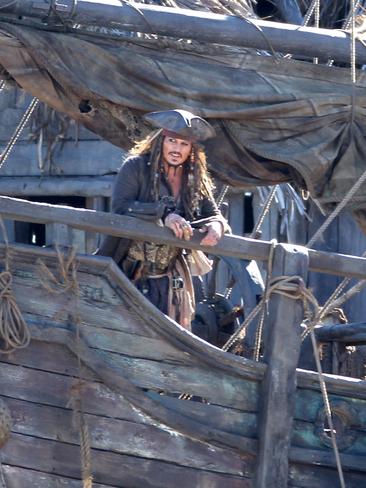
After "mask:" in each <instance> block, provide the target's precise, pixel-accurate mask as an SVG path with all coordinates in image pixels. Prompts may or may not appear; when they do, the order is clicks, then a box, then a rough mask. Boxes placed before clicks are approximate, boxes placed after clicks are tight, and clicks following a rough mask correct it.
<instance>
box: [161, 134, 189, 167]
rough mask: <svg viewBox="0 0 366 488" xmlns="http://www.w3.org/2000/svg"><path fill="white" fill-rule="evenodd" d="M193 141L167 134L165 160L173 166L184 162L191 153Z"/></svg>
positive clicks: (164, 143) (164, 146) (164, 148)
mask: <svg viewBox="0 0 366 488" xmlns="http://www.w3.org/2000/svg"><path fill="white" fill-rule="evenodd" d="M191 149H192V143H191V142H190V141H188V140H186V139H177V138H175V137H170V136H165V137H164V141H163V161H164V163H168V164H170V165H171V166H179V165H180V164H183V163H184V162H185V161H186V159H187V158H188V156H189V155H190V153H191Z"/></svg>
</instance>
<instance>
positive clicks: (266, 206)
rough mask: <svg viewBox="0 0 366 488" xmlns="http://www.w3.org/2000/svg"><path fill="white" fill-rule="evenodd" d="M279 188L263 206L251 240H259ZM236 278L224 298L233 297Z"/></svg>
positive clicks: (229, 284) (272, 189)
mask: <svg viewBox="0 0 366 488" xmlns="http://www.w3.org/2000/svg"><path fill="white" fill-rule="evenodd" d="M277 188H278V185H274V186H273V187H272V188H271V191H270V192H269V194H268V196H267V198H266V201H265V202H264V205H263V208H262V211H261V213H260V215H259V217H258V219H257V222H256V224H255V226H254V228H253V230H252V232H251V234H250V238H251V239H257V238H258V236H259V232H260V230H261V228H262V225H263V222H264V219H265V218H266V216H267V214H268V212H269V210H270V208H271V205H272V202H273V198H274V196H275V194H276V191H277ZM235 282H236V280H235V277H234V276H232V278H231V280H230V282H229V283H228V286H227V287H226V289H225V292H224V297H225V298H226V299H229V298H230V296H231V293H232V291H233V288H234V285H235Z"/></svg>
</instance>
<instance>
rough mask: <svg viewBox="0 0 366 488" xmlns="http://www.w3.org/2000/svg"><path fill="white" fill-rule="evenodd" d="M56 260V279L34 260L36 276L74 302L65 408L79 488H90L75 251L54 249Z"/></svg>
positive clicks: (89, 454)
mask: <svg viewBox="0 0 366 488" xmlns="http://www.w3.org/2000/svg"><path fill="white" fill-rule="evenodd" d="M56 252H57V258H58V276H56V275H55V274H54V273H52V271H50V269H49V268H48V267H47V266H46V264H45V263H44V262H43V261H42V260H38V264H39V274H40V279H41V283H42V285H43V286H44V288H45V289H46V290H47V291H48V292H49V293H52V294H57V295H58V294H63V293H70V294H71V296H72V297H73V299H74V313H73V317H72V319H73V322H74V323H75V326H76V345H77V361H78V372H79V379H78V381H77V383H76V384H75V385H74V386H73V387H72V388H71V397H70V401H69V403H68V405H70V406H71V407H72V410H73V425H74V427H75V428H76V427H78V429H79V440H80V461H81V475H82V481H83V488H92V486H93V476H92V469H91V447H90V436H89V429H88V425H87V422H86V420H85V414H84V409H83V394H82V393H83V382H82V380H81V377H82V374H81V370H82V365H81V359H80V354H79V348H80V321H81V320H80V313H79V298H80V287H79V283H78V279H77V262H76V248H75V247H72V248H71V250H70V252H69V255H68V256H65V255H64V254H63V253H62V252H61V250H60V249H59V247H58V246H56Z"/></svg>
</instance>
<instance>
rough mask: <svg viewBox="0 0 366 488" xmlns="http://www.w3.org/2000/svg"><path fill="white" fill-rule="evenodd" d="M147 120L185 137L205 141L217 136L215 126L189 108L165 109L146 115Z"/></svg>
mask: <svg viewBox="0 0 366 488" xmlns="http://www.w3.org/2000/svg"><path fill="white" fill-rule="evenodd" d="M144 118H145V120H146V121H147V122H150V124H152V125H154V126H155V127H160V128H162V129H165V130H167V131H169V132H174V133H175V134H177V135H180V136H182V137H183V138H185V139H191V140H193V141H197V142H198V141H205V140H206V139H209V138H210V137H214V136H215V130H214V128H213V127H212V126H211V125H210V124H209V123H208V122H206V120H204V119H202V118H201V117H198V115H194V114H192V113H191V112H188V111H187V110H179V109H174V110H163V111H161V112H150V113H148V114H146V115H144Z"/></svg>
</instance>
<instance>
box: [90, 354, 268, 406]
mask: <svg viewBox="0 0 366 488" xmlns="http://www.w3.org/2000/svg"><path fill="white" fill-rule="evenodd" d="M100 357H101V358H102V359H103V360H104V361H105V363H106V364H109V365H111V366H112V367H113V369H115V370H116V371H118V370H119V371H120V372H121V374H123V375H124V377H125V378H126V379H127V380H128V381H130V382H131V383H133V384H135V385H138V386H139V387H140V388H147V389H152V390H163V391H166V392H170V393H176V394H180V393H188V394H191V395H197V396H201V397H203V398H205V399H206V400H207V401H208V402H209V403H213V404H216V405H222V406H230V407H232V408H238V409H243V410H247V411H252V412H253V411H257V408H258V398H259V392H258V390H259V384H258V383H257V382H254V381H248V380H247V381H246V380H243V379H240V378H238V377H236V376H230V375H228V374H227V373H224V372H222V371H219V370H216V371H215V370H212V368H209V367H204V366H203V365H201V366H200V365H197V364H196V365H191V366H188V367H186V366H184V365H175V364H171V365H168V364H164V363H163V364H161V363H159V362H158V361H149V360H145V359H136V358H128V357H126V356H120V355H117V354H113V355H112V354H109V355H107V354H106V353H100Z"/></svg>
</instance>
